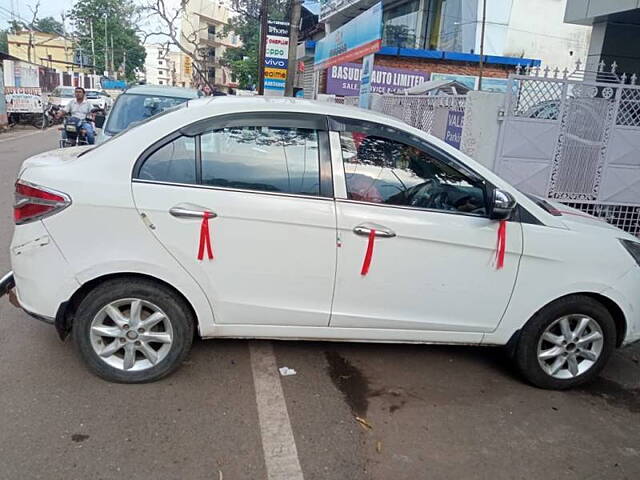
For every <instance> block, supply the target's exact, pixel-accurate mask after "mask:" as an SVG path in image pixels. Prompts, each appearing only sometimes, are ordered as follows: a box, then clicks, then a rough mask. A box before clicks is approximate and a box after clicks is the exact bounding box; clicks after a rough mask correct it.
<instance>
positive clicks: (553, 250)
mask: <svg viewBox="0 0 640 480" xmlns="http://www.w3.org/2000/svg"><path fill="white" fill-rule="evenodd" d="M15 222H16V225H17V226H16V229H15V233H14V237H13V242H12V244H11V261H12V266H13V274H9V275H7V276H6V277H5V278H4V280H3V281H2V282H1V288H0V294H2V293H4V292H7V291H9V292H10V293H12V294H13V293H14V292H15V293H16V294H17V297H16V298H14V302H15V303H16V304H19V305H20V306H21V307H22V308H23V309H24V310H25V311H27V312H28V313H30V314H31V315H33V316H35V317H37V318H40V319H43V320H45V321H47V322H50V323H54V324H55V326H56V328H57V331H58V332H59V334H60V336H61V337H62V338H64V337H65V336H66V335H67V334H68V333H69V332H71V333H72V335H73V338H74V341H75V343H76V345H77V347H78V350H79V352H80V354H81V355H82V357H83V358H84V360H85V361H86V363H87V364H88V365H89V367H90V369H91V370H92V371H93V372H95V373H96V374H98V375H100V376H101V377H103V378H105V379H107V380H111V381H118V382H146V381H152V380H156V379H159V378H161V377H163V376H165V375H167V374H168V373H170V372H171V371H172V370H174V369H175V368H176V367H178V366H179V365H180V363H181V362H182V361H183V360H184V358H185V356H186V355H187V352H188V350H189V348H190V346H191V342H192V338H193V336H194V332H195V331H197V332H198V333H199V334H200V335H201V336H202V337H205V338H226V337H243V338H245V337H252V338H278V339H321V340H325V339H326V340H346V341H367V342H416V343H457V344H476V345H507V346H509V347H510V351H511V352H512V354H513V358H514V361H515V362H516V363H517V365H518V367H519V368H520V370H521V371H522V373H523V374H524V376H525V377H526V378H527V379H528V380H529V381H530V382H531V383H533V384H535V385H538V386H540V387H545V388H568V387H572V386H575V385H578V384H582V383H584V382H586V381H588V380H591V379H593V378H594V377H595V376H596V375H597V374H598V372H599V371H600V370H601V368H602V367H603V365H604V364H605V362H606V360H607V359H608V357H609V356H610V354H611V353H612V351H613V349H614V348H615V347H619V346H621V345H625V344H629V343H631V342H634V341H636V340H639V339H640V266H639V262H640V243H639V240H638V239H637V238H636V237H633V236H631V235H629V234H627V233H625V232H623V231H621V230H618V229H615V228H613V227H611V226H609V225H608V224H606V223H604V222H601V221H598V220H596V219H594V218H592V217H588V216H586V215H584V214H582V213H580V212H578V211H576V210H572V209H569V208H567V207H564V206H562V205H559V204H553V205H552V204H549V203H547V202H545V201H542V200H538V199H535V198H530V197H528V196H526V195H524V194H522V193H520V192H519V191H518V190H516V189H515V188H513V187H511V186H510V185H508V184H507V183H505V182H504V181H503V180H501V179H500V178H498V177H497V176H496V175H494V174H493V173H491V172H490V171H488V170H487V169H485V168H483V167H482V166H481V165H479V164H477V163H476V162H474V161H473V160H471V159H470V158H468V157H466V156H465V155H464V154H462V153H460V152H459V151H457V150H456V149H454V148H452V147H450V146H448V145H446V144H445V143H443V142H441V141H439V140H437V139H435V138H433V137H431V136H429V135H427V134H425V133H424V132H421V131H419V130H417V129H414V128H411V127H409V126H407V125H406V124H403V123H401V122H399V121H397V120H395V119H392V118H390V117H385V116H381V115H378V114H375V113H371V112H367V111H364V110H359V109H350V108H347V107H343V106H339V105H330V104H324V103H314V102H307V101H294V100H290V99H264V98H232V97H226V98H220V97H218V98H215V99H211V98H207V99H201V100H195V101H189V102H187V103H185V104H183V105H181V106H178V107H175V108H173V109H171V110H168V111H166V112H164V113H163V114H161V115H159V116H157V117H154V118H153V119H152V120H151V121H149V122H146V123H143V124H140V125H138V126H136V127H134V128H132V129H130V130H127V131H125V132H124V133H122V134H120V135H118V136H116V137H114V138H113V139H111V140H109V141H108V142H106V143H104V144H102V145H100V146H98V147H95V148H93V149H87V148H86V147H85V148H79V149H64V150H57V151H53V152H49V153H45V154H42V155H38V156H35V157H32V158H30V159H28V160H27V161H25V163H24V165H23V167H22V170H21V171H20V174H19V178H18V181H17V183H16V203H15ZM14 284H15V290H13V289H12V287H13V286H14ZM14 297H15V295H14Z"/></svg>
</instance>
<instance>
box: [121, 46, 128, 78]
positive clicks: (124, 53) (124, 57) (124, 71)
mask: <svg viewBox="0 0 640 480" xmlns="http://www.w3.org/2000/svg"><path fill="white" fill-rule="evenodd" d="M122 76H123V77H124V78H127V51H126V50H123V51H122Z"/></svg>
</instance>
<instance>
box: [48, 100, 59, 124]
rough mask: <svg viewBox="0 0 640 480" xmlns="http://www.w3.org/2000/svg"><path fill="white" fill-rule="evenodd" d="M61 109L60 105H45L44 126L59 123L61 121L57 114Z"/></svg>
mask: <svg viewBox="0 0 640 480" xmlns="http://www.w3.org/2000/svg"><path fill="white" fill-rule="evenodd" d="M61 109H62V107H61V106H60V105H55V104H53V103H50V104H48V105H47V108H46V110H45V111H44V118H45V122H46V123H45V125H46V126H49V125H55V124H57V123H60V122H61V121H62V120H61V119H59V118H58V112H59V111H60V110H61Z"/></svg>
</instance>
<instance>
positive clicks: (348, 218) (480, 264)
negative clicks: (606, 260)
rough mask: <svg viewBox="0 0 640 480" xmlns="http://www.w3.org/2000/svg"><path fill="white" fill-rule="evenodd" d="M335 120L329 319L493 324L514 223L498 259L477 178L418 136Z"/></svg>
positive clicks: (507, 287)
mask: <svg viewBox="0 0 640 480" xmlns="http://www.w3.org/2000/svg"><path fill="white" fill-rule="evenodd" d="M340 125H341V126H340V127H339V129H340V130H342V131H341V132H340V133H336V132H332V133H331V141H332V146H333V149H334V152H338V151H341V153H342V158H341V159H338V161H337V162H336V160H335V158H334V171H338V172H341V171H343V172H344V178H337V179H336V209H337V221H338V232H339V248H338V268H337V278H336V293H335V299H334V304H333V311H332V319H331V326H332V327H352V328H358V327H366V328H375V329H396V330H430V331H434V332H439V333H437V334H434V336H433V338H435V339H442V340H443V341H455V340H456V339H459V340H460V341H471V340H470V339H472V338H473V339H479V338H480V336H481V333H482V332H489V331H491V330H493V329H495V328H496V326H497V325H498V322H499V321H500V319H501V317H502V315H503V312H504V311H505V309H506V307H507V304H508V302H509V298H510V295H511V292H512V290H513V286H514V283H515V280H516V274H517V271H518V262H519V258H520V255H521V252H522V229H521V226H520V224H519V223H517V222H508V223H507V235H506V239H507V241H506V256H505V261H504V267H503V268H500V269H498V268H497V265H496V262H495V257H496V245H497V238H498V233H497V232H498V226H499V222H497V221H493V220H490V219H489V218H488V217H487V215H486V211H487V208H486V205H487V203H486V196H487V194H486V191H487V190H488V188H487V185H486V183H485V182H484V180H483V179H481V178H479V177H478V176H477V175H476V174H475V173H473V172H471V171H470V170H468V169H466V168H465V167H464V166H462V165H461V164H460V163H459V162H458V161H457V160H456V159H455V158H453V157H452V156H450V155H449V154H447V153H445V152H444V151H442V150H440V149H437V148H435V147H434V146H433V145H431V144H429V143H428V142H427V141H425V140H424V139H422V138H418V137H414V136H412V135H411V134H408V133H406V132H401V131H397V130H395V129H393V128H390V127H387V126H378V125H375V124H369V123H365V122H361V121H355V120H354V121H341V122H340ZM336 128H337V127H336ZM340 163H342V165H340ZM340 176H341V175H338V177H340ZM345 190H346V191H345ZM372 230H375V236H374V237H373V238H370V235H371V231H372ZM371 242H372V243H373V245H370V243H371ZM371 247H372V250H371V252H370V255H367V250H368V249H370V248H371ZM367 256H369V259H368V260H369V265H368V271H366V270H367V268H366V266H365V265H364V263H366V260H365V259H366V257H367ZM455 332H458V333H459V334H460V335H459V336H457V337H456V335H455ZM463 333H464V334H470V333H471V334H474V335H475V336H474V335H471V336H466V337H465V336H464V335H462V334H463ZM380 335H383V334H380ZM465 339H466V340H465ZM474 341H475V340H474Z"/></svg>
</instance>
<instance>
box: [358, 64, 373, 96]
mask: <svg viewBox="0 0 640 480" xmlns="http://www.w3.org/2000/svg"><path fill="white" fill-rule="evenodd" d="M373 57H374V55H373V53H371V54H369V55H367V56H366V57H364V60H363V61H362V71H361V74H360V98H359V99H358V106H359V107H360V108H371V76H372V75H373Z"/></svg>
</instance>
